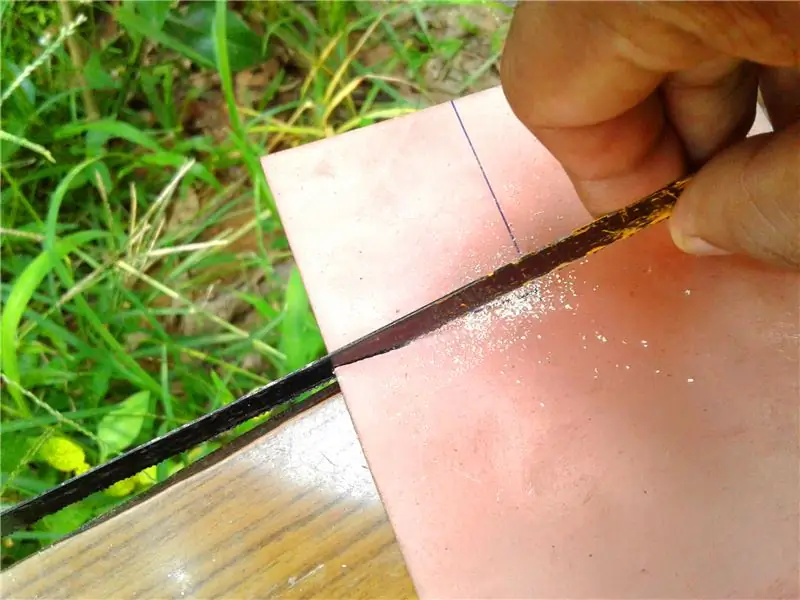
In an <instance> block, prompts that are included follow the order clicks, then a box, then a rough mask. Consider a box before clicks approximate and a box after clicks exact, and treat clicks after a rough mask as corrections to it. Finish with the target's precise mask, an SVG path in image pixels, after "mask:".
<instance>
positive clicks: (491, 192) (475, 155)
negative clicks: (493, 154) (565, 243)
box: [450, 100, 522, 256]
mask: <svg viewBox="0 0 800 600" xmlns="http://www.w3.org/2000/svg"><path fill="white" fill-rule="evenodd" d="M450 106H452V107H453V112H455V113H456V119H458V124H459V125H460V126H461V131H463V132H464V137H465V138H467V143H468V144H469V148H470V150H472V155H473V156H474V157H475V162H477V163H478V166H479V167H480V169H481V174H482V175H483V180H484V181H485V182H486V187H488V188H489V193H490V194H491V195H492V200H494V205H495V206H496V207H497V212H499V213H500V218H501V219H503V224H504V225H505V226H506V231H508V236H509V237H510V238H511V241H512V243H513V244H514V249H515V250H516V251H517V255H518V256H522V250H521V249H520V247H519V244H518V243H517V238H516V236H515V235H514V232H513V231H512V230H511V225H510V224H509V222H508V219H506V215H505V213H504V212H503V207H502V206H500V202H499V201H498V200H497V196H496V195H495V193H494V189H492V184H491V183H490V182H489V177H488V176H487V175H486V170H485V169H484V168H483V164H482V163H481V159H480V158H478V153H477V152H476V151H475V146H473V145H472V140H471V139H470V138H469V134H468V133H467V128H466V127H464V122H463V121H462V120H461V115H460V114H459V113H458V109H457V108H456V103H455V102H454V101H453V100H451V101H450Z"/></svg>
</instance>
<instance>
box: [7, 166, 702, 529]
mask: <svg viewBox="0 0 800 600" xmlns="http://www.w3.org/2000/svg"><path fill="white" fill-rule="evenodd" d="M688 181H689V179H688V178H686V179H681V180H678V181H675V182H673V183H671V184H670V185H668V186H666V187H664V188H662V189H660V190H658V191H657V192H654V193H653V194H651V195H649V196H646V197H645V198H642V199H641V200H639V201H637V202H635V203H633V204H631V205H629V206H627V207H625V208H622V209H620V210H617V211H614V212H611V213H608V214H607V215H604V216H602V217H600V218H598V219H596V220H594V221H592V222H591V223H589V224H588V225H586V226H584V227H581V228H579V229H576V230H575V231H573V232H572V233H571V234H570V235H568V236H567V237H564V238H562V239H560V240H558V241H556V242H553V243H552V244H549V245H548V246H545V247H544V248H541V249H539V250H536V251H534V252H531V253H529V254H526V255H524V256H522V257H521V258H519V259H518V260H516V261H514V262H512V263H509V264H507V265H505V266H503V267H501V268H499V269H497V270H496V271H494V272H493V273H490V274H488V275H486V276H484V277H482V278H480V279H477V280H475V281H473V282H472V283H469V284H467V285H465V286H463V287H461V288H459V289H457V290H455V291H453V292H451V293H449V294H447V295H445V296H443V297H442V298H439V299H438V300H435V301H433V302H431V303H430V304H427V305H425V306H423V307H422V308H419V309H417V310H415V311H414V312H412V313H409V314H407V315H405V316H403V317H400V318H399V319H397V320H396V321H393V322H392V323H390V324H388V325H386V326H384V327H381V328H380V329H377V330H376V331H373V332H372V333H370V334H368V335H366V336H364V337H362V338H360V339H358V340H356V341H354V342H351V343H349V344H347V345H345V346H342V347H341V348H339V349H338V350H335V351H334V352H331V353H330V354H328V355H327V356H325V357H323V358H321V359H319V360H317V361H315V362H313V363H310V364H309V365H307V366H305V367H303V368H302V369H299V370H297V371H295V372H293V373H291V374H290V375H287V376H286V377H284V378H282V379H279V380H277V381H273V382H271V383H269V384H268V385H266V386H264V387H262V388H259V389H257V390H254V391H252V392H250V393H248V394H246V395H245V396H243V397H241V398H239V399H238V400H236V401H235V402H232V403H231V404H229V405H227V406H224V407H222V408H220V409H217V410H216V411H214V412H211V413H209V414H207V415H204V416H202V417H200V418H199V419H196V420H195V421H192V422H191V423H188V424H186V425H183V426H181V427H179V428H177V429H175V430H173V431H170V432H169V433H167V434H165V435H163V436H161V437H160V438H157V439H154V440H152V441H150V442H147V443H145V444H142V445H141V446H138V447H137V448H134V449H132V450H130V451H128V452H126V453H124V454H122V455H120V456H117V457H115V458H113V459H112V460H110V461H108V462H106V463H104V464H102V465H98V466H97V467H95V468H93V469H91V470H89V471H87V472H86V473H83V474H81V475H79V476H76V477H73V478H72V479H70V480H68V481H65V482H64V483H62V484H60V485H58V486H57V487H55V488H53V489H51V490H48V491H47V492H45V493H43V494H41V495H39V496H37V497H35V498H32V499H30V500H25V501H23V502H20V503H19V504H16V505H14V506H12V507H11V508H9V509H7V510H5V511H3V512H2V513H0V532H2V535H4V536H5V535H8V534H10V533H12V532H14V531H15V530H18V529H21V528H23V527H26V526H29V525H32V524H33V523H35V522H37V521H38V520H39V519H41V518H43V517H45V516H47V515H49V514H53V513H55V512H57V511H59V510H61V509H62V508H64V507H66V506H69V505H70V504H74V503H75V502H78V501H80V500H82V499H84V498H86V497H88V496H89V495H91V494H94V493H96V492H100V491H102V490H104V489H106V488H108V487H109V486H111V485H112V484H114V483H116V482H118V481H121V480H123V479H126V478H128V477H131V476H133V475H135V474H137V473H139V472H140V471H142V470H144V469H146V468H148V467H152V466H155V465H157V464H159V463H161V462H163V461H164V460H166V459H168V458H170V457H172V456H175V455H176V454H180V453H181V452H185V451H187V450H190V449H191V448H193V447H195V446H197V445H198V444H201V443H203V442H206V441H208V440H211V439H213V438H215V437H217V436H218V435H220V434H222V433H225V432H226V431H228V430H230V429H232V428H234V427H236V426H237V425H240V424H241V423H244V422H245V421H248V420H249V419H251V418H253V417H256V416H258V415H260V414H263V413H265V412H267V411H269V410H272V409H275V408H277V407H285V406H290V407H291V406H292V405H293V408H290V409H289V410H293V411H297V410H298V406H299V405H302V404H304V403H309V402H312V401H313V402H316V401H319V397H320V395H325V394H331V393H332V392H331V390H336V389H338V386H336V375H335V373H334V369H336V368H337V367H342V366H345V365H350V364H353V363H357V362H359V361H362V360H365V359H368V358H371V357H374V356H378V355H380V354H385V353H387V352H391V351H392V350H397V349H399V348H402V347H404V346H407V345H408V344H410V343H411V342H413V341H414V340H416V339H418V338H420V337H422V336H424V335H426V334H429V333H431V332H434V331H436V330H437V329H439V328H440V327H442V326H443V325H446V324H447V323H449V322H451V321H453V320H454V319H457V318H458V317H460V316H463V315H465V314H467V313H469V312H471V311H473V310H476V309H478V308H480V307H481V306H484V305H485V304H487V303H489V302H491V301H492V300H495V299H496V298H499V297H501V296H503V295H505V294H507V293H509V292H511V291H513V290H515V289H517V288H519V287H521V286H522V285H524V284H526V283H528V282H530V281H533V280H535V279H538V278H540V277H543V276H545V275H548V274H549V273H552V272H554V271H556V270H558V269H560V268H561V267H564V266H566V265H568V264H570V263H572V262H574V261H576V260H580V259H582V258H585V257H587V256H589V255H590V254H593V253H595V252H598V251H599V250H601V249H603V248H606V247H608V246H609V245H611V244H613V243H614V242H616V241H618V240H621V239H624V238H626V237H629V236H631V235H633V234H635V233H637V232H639V231H641V230H643V229H645V228H646V227H648V226H649V225H652V224H654V223H657V222H659V221H663V220H664V219H666V218H667V217H668V216H669V215H670V213H671V211H672V208H673V206H674V205H675V202H676V201H677V199H678V197H679V196H680V194H681V193H682V192H683V189H684V187H685V186H686V184H687V183H688ZM312 391H313V393H312V394H311V396H306V397H304V398H302V396H303V395H306V394H307V393H308V392H312ZM299 397H300V400H299V403H298V398H299ZM300 410H302V408H300Z"/></svg>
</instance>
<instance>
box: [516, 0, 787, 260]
mask: <svg viewBox="0 0 800 600" xmlns="http://www.w3.org/2000/svg"><path fill="white" fill-rule="evenodd" d="M501 77H502V85H503V90H504V93H505V95H506V98H507V99H508V102H509V104H510V106H511V108H512V110H513V111H514V113H515V114H516V116H517V117H518V118H519V119H520V120H521V121H522V122H523V123H524V124H525V126H526V127H527V128H528V129H529V130H530V131H531V132H532V133H533V134H534V135H536V136H537V138H538V139H539V140H540V141H541V142H542V143H543V144H544V145H545V146H546V147H547V148H548V149H549V150H550V152H552V154H553V155H554V156H555V157H556V158H557V159H558V160H559V161H560V162H561V164H562V165H563V167H564V169H565V170H566V172H567V173H568V175H569V177H570V179H571V181H572V183H573V185H574V186H575V188H576V190H577V192H578V194H579V196H580V197H581V199H582V200H583V202H584V204H585V206H586V207H587V209H588V210H589V211H590V212H591V213H593V214H595V215H598V214H602V213H605V212H608V211H610V210H614V209H617V208H620V207H621V206H623V205H625V204H627V203H629V202H632V201H634V200H636V199H638V198H639V197H642V196H645V195H647V194H649V193H651V192H653V191H654V190H656V189H657V188H659V187H661V186H663V185H665V184H667V183H669V182H670V181H672V180H674V179H677V178H679V177H681V176H683V175H685V174H686V172H687V171H689V170H696V169H699V170H698V171H697V173H696V175H695V176H694V178H693V180H692V181H691V182H690V184H689V185H688V186H687V188H686V190H685V191H684V192H683V194H682V196H681V197H680V198H679V200H678V202H677V204H676V206H675V210H674V212H673V215H672V218H671V219H670V221H669V227H670V232H671V234H672V238H673V240H674V241H675V243H676V245H677V246H678V247H679V248H681V249H682V250H684V251H685V252H689V253H692V254H725V253H741V254H746V255H750V256H753V257H755V258H758V259H761V260H764V261H766V262H769V263H772V264H775V265H780V266H788V267H790V268H793V269H800V3H798V2H777V3H772V2H709V3H705V2H704V3H694V2H677V3H673V2H664V3H662V2H613V3H610V2H586V3H584V2H581V3H573V2H534V1H531V2H525V1H523V2H520V3H519V5H518V7H517V9H516V12H515V15H514V18H513V21H512V24H511V30H510V32H509V35H508V39H507V41H506V48H505V52H504V55H503V59H502V65H501ZM759 85H760V88H761V95H762V98H763V101H764V104H765V105H766V108H767V112H768V114H769V117H770V120H771V122H772V126H773V129H774V132H773V133H769V134H764V135H758V136H753V137H751V138H748V139H746V140H745V135H746V134H747V132H748V131H749V130H750V127H751V126H752V123H753V119H754V117H755V109H756V102H757V98H758V89H759Z"/></svg>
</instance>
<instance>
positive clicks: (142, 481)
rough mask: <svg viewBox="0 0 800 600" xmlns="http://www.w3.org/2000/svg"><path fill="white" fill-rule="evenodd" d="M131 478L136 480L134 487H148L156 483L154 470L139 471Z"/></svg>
mask: <svg viewBox="0 0 800 600" xmlns="http://www.w3.org/2000/svg"><path fill="white" fill-rule="evenodd" d="M133 477H134V478H135V479H136V485H138V486H139V487H143V488H144V487H150V486H151V485H153V484H154V483H155V482H156V468H155V467H148V468H146V469H145V470H144V471H139V472H138V473H137V474H136V475H134V476H133Z"/></svg>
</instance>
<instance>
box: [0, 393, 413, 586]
mask: <svg viewBox="0 0 800 600" xmlns="http://www.w3.org/2000/svg"><path fill="white" fill-rule="evenodd" d="M272 427H274V426H272ZM268 429H270V427H269V426H268V427H266V428H261V429H257V430H254V431H253V432H251V434H253V435H251V436H249V437H248V438H247V439H245V440H242V441H241V442H239V444H238V447H233V448H229V449H226V452H225V453H224V454H222V453H220V454H217V456H213V455H212V458H209V459H208V460H207V461H205V462H204V463H203V464H198V466H196V467H195V468H194V469H192V470H189V469H187V470H186V473H183V474H181V477H180V478H176V479H175V481H173V482H170V484H169V485H166V486H163V487H162V488H160V489H158V490H154V492H153V493H151V494H149V495H148V497H145V498H143V499H141V500H139V501H137V502H136V503H132V504H131V505H129V506H127V507H126V508H125V509H123V510H121V511H119V512H118V513H116V514H114V515H112V516H110V517H108V518H106V519H104V520H102V521H99V522H96V523H94V524H93V525H92V526H91V527H89V528H87V529H85V530H84V531H81V532H79V533H78V534H76V535H74V536H72V537H70V538H68V539H65V540H63V541H62V542H60V543H58V544H56V545H54V546H52V547H50V548H48V549H46V550H44V551H43V552H41V553H39V554H37V555H35V556H32V557H30V558H29V559H27V560H25V561H23V562H21V563H19V564H17V565H15V566H14V567H13V568H11V569H9V570H7V571H5V572H4V573H2V574H0V586H1V589H2V593H3V597H4V598H15V599H17V598H19V599H22V598H56V597H57V598H64V599H67V598H75V599H82V600H83V599H86V598H256V597H257V598H326V599H328V598H348V599H351V598H352V599H355V598H415V597H416V594H415V591H414V588H413V584H412V582H411V579H410V578H409V575H408V572H407V570H406V567H405V563H404V561H403V558H402V555H401V553H400V549H399V547H398V545H397V542H396V539H395V536H394V532H393V530H392V527H391V525H390V524H389V521H388V519H387V517H386V513H385V511H384V509H383V505H382V504H381V501H380V498H379V496H378V492H377V490H376V488H375V485H374V482H373V480H372V476H371V475H370V471H369V469H368V467H367V464H366V461H365V459H364V455H363V453H362V451H361V446H360V445H359V443H358V439H357V437H356V433H355V430H354V429H353V425H352V423H351V421H350V416H349V414H348V412H347V409H346V408H345V404H344V400H343V399H342V397H341V395H338V394H337V395H336V396H334V397H333V398H331V399H329V400H327V401H325V402H322V403H321V404H318V405H317V406H314V407H313V408H311V409H309V410H308V411H306V412H304V413H302V414H301V415H299V416H296V417H293V418H291V419H289V420H288V421H286V422H285V423H283V424H281V425H279V426H278V427H277V428H274V430H272V431H268Z"/></svg>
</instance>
